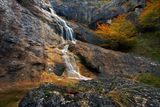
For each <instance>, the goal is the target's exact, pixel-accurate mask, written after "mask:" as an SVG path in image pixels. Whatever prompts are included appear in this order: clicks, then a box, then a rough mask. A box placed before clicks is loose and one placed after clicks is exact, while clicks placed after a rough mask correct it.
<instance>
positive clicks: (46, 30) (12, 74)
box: [0, 0, 160, 107]
mask: <svg viewBox="0 0 160 107" xmlns="http://www.w3.org/2000/svg"><path fill="white" fill-rule="evenodd" d="M129 1H130V3H131V4H130V5H131V6H129V8H128V7H126V3H128V2H125V1H123V0H111V1H108V2H104V1H96V0H85V1H81V2H80V1H78V0H58V1H57V0H56V1H53V0H51V4H52V5H51V4H50V3H49V1H48V0H27V1H26V0H0V82H1V83H3V82H5V81H9V82H15V81H18V80H21V81H22V80H27V79H29V80H34V79H38V80H39V82H41V81H40V79H41V75H42V74H43V73H48V74H45V76H46V75H47V77H50V78H49V79H50V80H52V82H53V81H56V80H58V79H59V78H58V77H57V76H59V77H61V76H62V77H64V78H65V76H66V75H65V71H66V64H65V60H64V58H63V53H62V52H61V51H59V50H58V49H63V47H64V45H65V44H62V40H61V37H60V34H61V32H60V31H61V30H60V28H59V26H58V23H57V22H56V20H55V18H54V17H52V15H51V11H50V8H52V6H53V8H54V9H55V10H56V12H57V13H58V14H59V15H62V16H66V17H67V18H68V19H74V20H76V21H78V22H80V23H79V24H77V23H72V22H67V21H66V22H67V24H68V25H69V26H70V27H72V28H73V30H74V31H75V34H74V36H76V38H77V39H78V41H77V44H72V43H68V44H70V46H69V53H68V56H74V57H75V59H76V62H77V63H78V65H79V68H80V72H81V74H84V75H85V76H88V77H92V75H94V76H93V77H95V74H96V75H97V76H98V79H93V80H90V81H81V82H80V83H78V84H77V85H76V86H71V87H70V88H71V89H72V90H70V88H67V87H62V86H56V85H53V84H43V85H41V86H40V87H39V88H36V89H33V90H32V91H30V92H29V93H28V94H27V95H26V96H25V97H24V98H23V100H22V101H21V103H20V104H19V106H20V107H28V106H30V107H35V106H37V107H39V106H46V105H47V106H64V105H65V106H82V105H84V106H116V105H117V103H118V104H119V105H123V104H126V102H127V103H131V104H132V105H133V106H144V105H148V104H150V106H154V107H158V106H160V104H159V97H160V96H159V93H160V92H159V89H156V88H151V87H149V86H146V85H144V84H141V83H139V82H135V81H131V80H130V79H133V77H134V75H137V74H139V73H155V74H158V72H159V71H160V70H159V64H160V63H159V62H158V61H154V60H151V59H148V58H144V57H140V56H137V55H133V54H126V53H121V52H116V51H112V50H106V49H103V48H101V47H99V46H96V45H97V44H101V43H103V42H104V41H103V40H101V39H100V38H98V37H97V36H96V35H95V34H93V33H92V32H89V31H88V30H89V29H86V28H85V27H86V26H89V27H90V26H92V25H94V24H95V23H96V22H101V20H102V21H103V20H106V19H110V18H113V17H115V16H117V15H118V14H120V13H126V12H127V13H128V14H130V13H132V12H133V13H134V14H135V16H136V17H137V15H138V13H137V12H140V11H141V8H142V7H143V6H144V5H145V4H144V0H129ZM77 6H78V7H77ZM53 8H52V9H53ZM106 10H107V11H106ZM102 18H103V19H102ZM81 23H85V24H86V25H84V26H82V24H81ZM91 28H92V27H91ZM93 28H95V27H94V26H93ZM84 42H86V43H84ZM93 44H95V45H93ZM49 72H51V73H52V74H53V72H54V73H55V74H56V75H57V76H50V73H49ZM66 81H67V82H70V80H65V82H66ZM58 83H59V84H60V82H59V81H58ZM135 87H136V88H135ZM137 87H138V88H137ZM128 88H129V91H128ZM130 89H131V90H130ZM73 90H75V91H73ZM124 90H127V91H125V95H127V97H126V96H123V97H125V98H124V99H125V100H126V98H127V100H126V102H125V101H123V103H122V102H120V103H119V99H117V98H116V97H115V96H114V95H115V94H117V93H118V92H120V93H119V94H118V95H119V96H121V93H122V94H124ZM123 97H122V99H123ZM151 97H153V98H151ZM117 100H118V101H117ZM124 102H125V103H124Z"/></svg>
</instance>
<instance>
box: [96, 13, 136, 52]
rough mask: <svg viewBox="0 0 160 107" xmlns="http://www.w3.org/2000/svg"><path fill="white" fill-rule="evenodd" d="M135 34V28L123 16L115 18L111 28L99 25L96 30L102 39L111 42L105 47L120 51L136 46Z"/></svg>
mask: <svg viewBox="0 0 160 107" xmlns="http://www.w3.org/2000/svg"><path fill="white" fill-rule="evenodd" d="M135 32H136V30H135V26H134V25H133V24H132V23H131V22H130V21H128V20H126V18H125V16H122V15H119V16H118V17H117V18H114V19H113V23H112V24H111V25H110V26H108V25H107V24H101V25H99V24H98V28H97V30H96V33H97V34H98V35H99V36H100V37H101V38H103V39H105V40H109V41H111V43H110V44H105V46H109V47H111V48H112V49H119V50H124V49H128V48H130V47H132V46H133V45H134V44H135V37H134V34H135Z"/></svg>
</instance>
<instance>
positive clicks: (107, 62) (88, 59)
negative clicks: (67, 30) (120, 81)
mask: <svg viewBox="0 0 160 107" xmlns="http://www.w3.org/2000/svg"><path fill="white" fill-rule="evenodd" d="M69 50H70V51H71V52H72V53H74V54H76V55H77V56H79V58H80V59H81V62H82V63H83V64H84V65H85V66H86V67H87V68H88V69H90V70H91V71H93V72H99V73H100V74H102V76H106V75H104V74H105V73H107V74H116V73H121V74H130V75H131V74H136V73H156V72H159V71H160V67H159V64H160V63H159V62H158V61H154V60H151V59H149V58H144V57H140V56H138V55H134V54H127V53H122V52H116V51H112V50H107V49H103V48H101V47H98V46H95V45H92V44H88V43H83V42H80V41H78V42H77V44H76V45H74V44H71V45H70V47H69Z"/></svg>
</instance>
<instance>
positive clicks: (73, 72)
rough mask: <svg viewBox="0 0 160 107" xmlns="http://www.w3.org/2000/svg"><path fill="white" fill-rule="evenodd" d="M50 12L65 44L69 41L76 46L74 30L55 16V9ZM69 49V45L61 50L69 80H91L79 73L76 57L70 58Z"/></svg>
mask: <svg viewBox="0 0 160 107" xmlns="http://www.w3.org/2000/svg"><path fill="white" fill-rule="evenodd" d="M50 11H51V14H52V16H53V17H54V18H55V19H56V22H57V24H58V26H59V27H60V29H61V37H62V41H63V43H65V42H67V41H71V42H72V43H74V44H76V40H75V39H74V38H73V33H74V32H73V30H72V28H70V27H69V26H68V25H67V23H66V22H65V20H63V19H62V18H61V17H59V16H58V15H57V14H55V12H54V11H53V9H51V8H50ZM68 47H69V45H65V46H64V49H62V50H61V52H62V53H63V57H64V59H65V63H66V66H67V74H68V78H71V79H83V80H89V79H90V78H86V77H84V76H82V75H81V74H80V73H79V68H78V67H77V65H76V61H75V58H74V56H71V57H69V56H68V55H67V52H68ZM71 61H72V64H71Z"/></svg>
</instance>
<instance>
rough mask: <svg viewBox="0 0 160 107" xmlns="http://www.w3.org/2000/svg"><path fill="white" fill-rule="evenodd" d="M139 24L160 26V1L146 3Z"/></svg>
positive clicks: (153, 26) (144, 26)
mask: <svg viewBox="0 0 160 107" xmlns="http://www.w3.org/2000/svg"><path fill="white" fill-rule="evenodd" d="M139 24H140V25H141V27H143V28H159V27H160V1H159V0H151V1H149V2H147V3H146V7H145V9H144V11H143V12H142V14H141V15H140V18H139Z"/></svg>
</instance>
